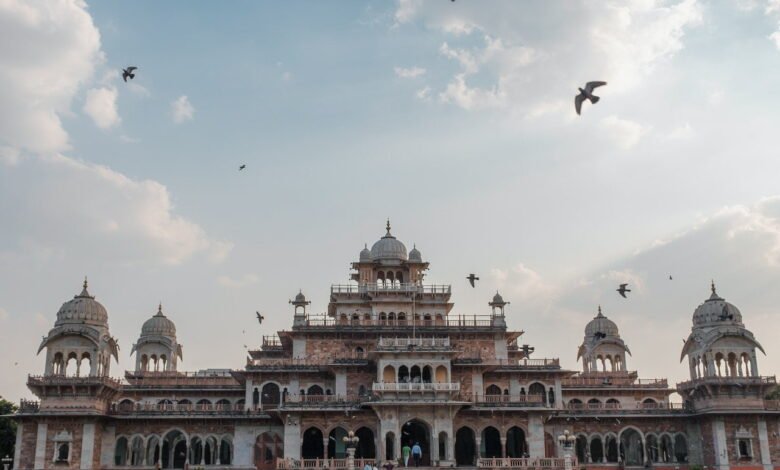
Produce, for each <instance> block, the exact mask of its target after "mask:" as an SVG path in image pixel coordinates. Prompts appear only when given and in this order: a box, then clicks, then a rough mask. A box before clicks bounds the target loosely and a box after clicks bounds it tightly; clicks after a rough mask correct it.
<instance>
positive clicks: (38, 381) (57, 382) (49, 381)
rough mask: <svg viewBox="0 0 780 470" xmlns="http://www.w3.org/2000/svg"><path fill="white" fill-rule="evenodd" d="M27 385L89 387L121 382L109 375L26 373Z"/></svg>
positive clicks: (113, 385) (119, 383) (114, 384)
mask: <svg viewBox="0 0 780 470" xmlns="http://www.w3.org/2000/svg"><path fill="white" fill-rule="evenodd" d="M27 385H28V386H30V387H36V386H37V387H41V386H63V387H89V386H98V385H102V386H107V387H110V388H119V387H121V386H122V382H121V381H120V380H119V379H114V378H111V377H93V376H86V377H71V376H65V375H28V376H27Z"/></svg>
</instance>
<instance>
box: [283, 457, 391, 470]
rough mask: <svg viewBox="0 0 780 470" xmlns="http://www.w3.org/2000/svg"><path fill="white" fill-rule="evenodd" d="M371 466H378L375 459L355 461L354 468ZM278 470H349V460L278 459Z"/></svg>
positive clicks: (360, 469) (360, 468)
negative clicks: (310, 469)
mask: <svg viewBox="0 0 780 470" xmlns="http://www.w3.org/2000/svg"><path fill="white" fill-rule="evenodd" d="M366 464H369V465H371V466H374V465H377V467H378V466H379V465H378V464H377V462H376V460H375V459H354V467H353V468H356V469H358V470H362V468H363V467H364V466H365V465H366ZM276 468H277V470H300V469H304V468H312V469H314V468H319V469H328V470H333V469H338V468H343V469H349V459H276Z"/></svg>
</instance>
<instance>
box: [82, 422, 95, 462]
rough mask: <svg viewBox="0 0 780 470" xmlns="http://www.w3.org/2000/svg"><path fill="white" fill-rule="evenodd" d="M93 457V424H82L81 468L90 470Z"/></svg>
mask: <svg viewBox="0 0 780 470" xmlns="http://www.w3.org/2000/svg"><path fill="white" fill-rule="evenodd" d="M94 455H95V423H84V428H83V431H82V435H81V468H82V469H83V470H91V468H92V460H93V457H94Z"/></svg>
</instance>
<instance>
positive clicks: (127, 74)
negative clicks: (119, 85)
mask: <svg viewBox="0 0 780 470" xmlns="http://www.w3.org/2000/svg"><path fill="white" fill-rule="evenodd" d="M137 69H138V67H133V66H130V67H128V68H126V69H122V80H124V81H125V82H126V81H127V79H128V78H130V80H132V79H134V78H135V74H134V73H133V71H134V70H137Z"/></svg>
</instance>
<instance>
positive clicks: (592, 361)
mask: <svg viewBox="0 0 780 470" xmlns="http://www.w3.org/2000/svg"><path fill="white" fill-rule="evenodd" d="M626 355H629V356H630V355H631V350H629V349H628V346H627V345H626V343H625V342H624V341H623V339H622V338H621V337H620V331H619V330H618V327H617V325H616V324H615V322H613V321H612V320H610V319H609V318H607V317H605V316H604V314H603V313H601V306H600V305H599V310H598V314H597V315H596V316H595V317H593V320H591V321H590V322H588V324H587V326H585V338H584V339H583V340H582V344H581V345H580V347H579V350H578V351H577V359H580V358H582V371H583V373H585V374H590V373H608V374H625V373H627V372H628V368H627V366H626Z"/></svg>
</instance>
